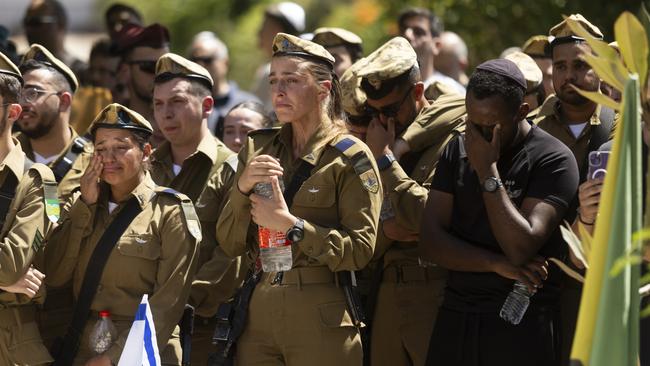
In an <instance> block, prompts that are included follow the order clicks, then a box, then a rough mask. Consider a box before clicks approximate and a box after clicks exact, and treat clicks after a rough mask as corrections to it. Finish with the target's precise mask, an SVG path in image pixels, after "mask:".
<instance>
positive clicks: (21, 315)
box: [0, 305, 36, 327]
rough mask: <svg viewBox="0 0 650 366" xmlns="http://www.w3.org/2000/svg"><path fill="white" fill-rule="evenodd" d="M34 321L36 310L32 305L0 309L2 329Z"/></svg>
mask: <svg viewBox="0 0 650 366" xmlns="http://www.w3.org/2000/svg"><path fill="white" fill-rule="evenodd" d="M35 321H36V309H35V308H34V306H33V305H28V306H17V307H12V308H4V309H0V324H2V326H3V327H13V326H16V325H18V324H25V323H31V322H35Z"/></svg>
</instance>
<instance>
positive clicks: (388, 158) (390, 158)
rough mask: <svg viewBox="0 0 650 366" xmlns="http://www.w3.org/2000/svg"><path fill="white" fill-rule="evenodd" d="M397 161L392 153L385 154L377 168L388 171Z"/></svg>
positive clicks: (379, 160) (378, 162)
mask: <svg viewBox="0 0 650 366" xmlns="http://www.w3.org/2000/svg"><path fill="white" fill-rule="evenodd" d="M395 160H396V159H395V155H393V154H391V153H388V154H384V155H382V156H380V157H379V159H377V168H379V170H380V171H382V170H386V169H388V168H389V167H390V166H391V165H393V162H394V161H395Z"/></svg>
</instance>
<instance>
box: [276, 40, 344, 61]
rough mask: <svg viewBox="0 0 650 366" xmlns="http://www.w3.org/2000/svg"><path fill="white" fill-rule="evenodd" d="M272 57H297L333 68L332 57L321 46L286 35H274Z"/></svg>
mask: <svg viewBox="0 0 650 366" xmlns="http://www.w3.org/2000/svg"><path fill="white" fill-rule="evenodd" d="M273 56H298V57H302V58H306V59H311V60H317V61H320V62H324V63H326V64H328V65H330V66H332V67H333V66H334V56H332V55H331V54H330V53H329V52H327V50H326V49H325V48H323V46H321V45H319V44H317V43H314V42H311V41H308V40H305V39H302V38H299V37H296V36H292V35H290V34H286V33H278V34H276V35H275V38H274V39H273Z"/></svg>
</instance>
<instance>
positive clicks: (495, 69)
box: [476, 58, 526, 90]
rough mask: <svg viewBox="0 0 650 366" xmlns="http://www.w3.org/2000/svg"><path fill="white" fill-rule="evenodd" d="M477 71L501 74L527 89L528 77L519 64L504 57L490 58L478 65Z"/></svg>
mask: <svg viewBox="0 0 650 366" xmlns="http://www.w3.org/2000/svg"><path fill="white" fill-rule="evenodd" d="M476 70H477V71H487V72H491V73H494V74H497V75H501V76H503V77H506V78H508V79H510V80H511V81H513V82H515V83H516V84H517V85H519V86H521V87H522V89H524V90H526V78H525V77H524V74H523V73H522V72H521V70H519V67H517V65H516V64H515V63H514V62H512V61H510V60H506V59H503V58H497V59H493V60H488V61H485V62H483V63H482V64H480V65H478V66H476Z"/></svg>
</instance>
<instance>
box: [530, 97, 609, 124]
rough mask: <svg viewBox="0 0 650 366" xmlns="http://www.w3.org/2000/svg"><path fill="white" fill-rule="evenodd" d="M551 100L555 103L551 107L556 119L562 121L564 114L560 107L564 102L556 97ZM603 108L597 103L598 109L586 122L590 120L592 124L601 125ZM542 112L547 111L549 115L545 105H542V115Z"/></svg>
mask: <svg viewBox="0 0 650 366" xmlns="http://www.w3.org/2000/svg"><path fill="white" fill-rule="evenodd" d="M549 101H551V102H552V103H553V108H552V109H551V111H552V113H553V115H554V116H555V119H557V120H558V121H560V122H561V121H562V114H561V113H560V109H561V108H562V103H560V99H558V98H556V99H554V100H549ZM544 104H546V103H544ZM601 110H602V106H601V105H600V104H597V105H596V110H595V111H594V113H593V114H592V115H591V117H590V118H589V121H585V122H589V124H590V125H592V126H595V125H599V124H600V111H601ZM542 112H545V113H547V114H545V115H548V111H547V110H545V108H544V106H543V105H542V109H541V110H540V115H542Z"/></svg>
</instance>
